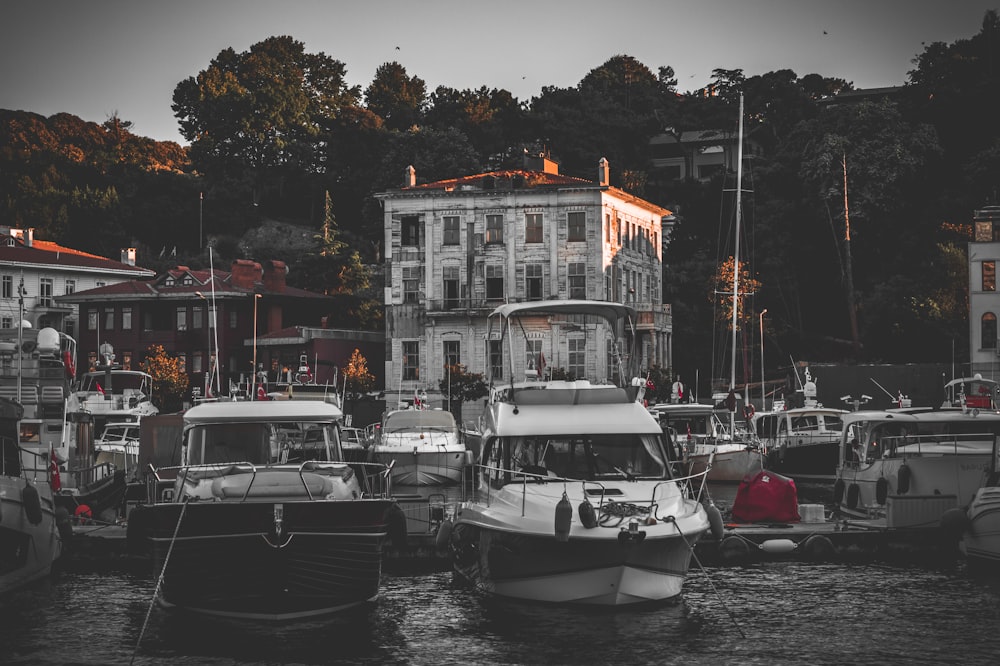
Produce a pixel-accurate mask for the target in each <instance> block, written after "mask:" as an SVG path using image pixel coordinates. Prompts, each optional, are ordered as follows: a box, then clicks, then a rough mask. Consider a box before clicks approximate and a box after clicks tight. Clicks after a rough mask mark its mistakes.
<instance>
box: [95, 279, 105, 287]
mask: <svg viewBox="0 0 1000 666" xmlns="http://www.w3.org/2000/svg"><path fill="white" fill-rule="evenodd" d="M106 284H107V283H106V282H104V281H103V280H98V281H97V283H96V284H95V285H94V286H95V287H103V286H105V285H106Z"/></svg>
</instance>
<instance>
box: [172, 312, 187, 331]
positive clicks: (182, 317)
mask: <svg viewBox="0 0 1000 666" xmlns="http://www.w3.org/2000/svg"><path fill="white" fill-rule="evenodd" d="M174 324H175V326H174V327H175V328H176V329H177V330H178V331H186V330H187V327H188V312H187V308H177V315H176V319H175V321H174Z"/></svg>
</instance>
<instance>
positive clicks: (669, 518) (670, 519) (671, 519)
mask: <svg viewBox="0 0 1000 666" xmlns="http://www.w3.org/2000/svg"><path fill="white" fill-rule="evenodd" d="M661 520H665V521H668V522H671V523H673V524H674V528H676V529H677V534H678V535H680V537H681V540H683V541H684V545H685V546H687V547H688V550H689V551H691V558H692V559H693V560H694V561H695V563H696V564H697V565H698V568H699V569H701V572H702V573H703V574H705V580H707V581H708V586H709V587H711V588H712V591H713V592H714V593H715V596H716V597H717V598H718V599H719V603H720V604H722V607H723V608H724V609H725V611H726V613H727V614H728V615H729V619H730V620H731V621H732V623H733V626H734V627H736V631H738V632H740V637H741V638H746V637H747V635H746V634H745V633H743V628H742V627H740V623H739V622H737V621H736V616H735V615H733V611H732V610H730V608H729V606H728V605H727V604H726V602H725V601H724V600H723V599H722V595H721V594H719V589H718V588H717V587H715V583H714V582H713V581H712V577H711V576H709V575H708V571H707V570H706V569H705V567H704V565H703V564H702V563H701V560H699V559H698V554H697V553H695V552H694V546H692V545H691V544H690V543H688V540H687V538H686V537H685V536H684V532H682V531H681V528H680V525H678V524H677V518H675V517H674V516H667V517H666V518H663V519H661Z"/></svg>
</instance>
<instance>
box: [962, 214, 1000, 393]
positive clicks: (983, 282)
mask: <svg viewBox="0 0 1000 666" xmlns="http://www.w3.org/2000/svg"><path fill="white" fill-rule="evenodd" d="M973 225H974V227H975V229H974V237H973V241H972V242H971V243H969V360H970V362H971V366H972V367H971V372H972V373H973V374H975V373H977V372H978V373H980V374H982V375H983V376H984V377H990V378H993V379H1000V373H998V369H1000V344H998V342H997V335H998V331H997V316H998V315H1000V293H998V292H997V264H998V262H1000V206H986V207H984V208H981V209H979V210H977V211H975V214H974V215H973Z"/></svg>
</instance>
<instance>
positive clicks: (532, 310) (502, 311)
mask: <svg viewBox="0 0 1000 666" xmlns="http://www.w3.org/2000/svg"><path fill="white" fill-rule="evenodd" d="M547 313H551V314H566V315H591V316H598V317H603V318H604V319H607V320H608V321H619V320H622V319H626V320H628V321H630V322H634V321H635V318H636V315H635V308H633V307H631V306H628V305H624V304H622V303H614V302H611V301H576V300H553V301H529V302H527V303H505V304H504V305H501V306H499V307H497V308H496V309H495V310H494V311H493V312H492V313H491V314H490V317H504V318H510V317H517V316H522V315H536V314H547Z"/></svg>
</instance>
